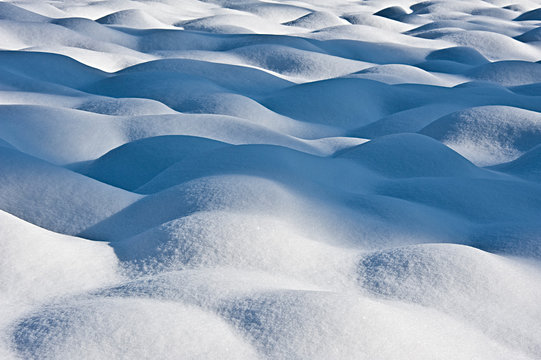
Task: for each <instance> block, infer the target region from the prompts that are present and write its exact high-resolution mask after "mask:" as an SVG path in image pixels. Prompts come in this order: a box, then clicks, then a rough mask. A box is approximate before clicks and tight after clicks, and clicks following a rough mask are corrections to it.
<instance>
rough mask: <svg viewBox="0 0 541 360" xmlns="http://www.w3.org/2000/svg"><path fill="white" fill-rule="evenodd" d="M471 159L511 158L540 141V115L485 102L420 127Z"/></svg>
mask: <svg viewBox="0 0 541 360" xmlns="http://www.w3.org/2000/svg"><path fill="white" fill-rule="evenodd" d="M421 133H422V134H425V135H428V136H431V137H433V138H435V139H437V140H439V141H442V142H443V143H445V144H446V145H447V146H449V147H451V148H452V149H454V150H455V151H457V152H458V153H460V154H462V155H463V156H465V157H466V158H468V159H470V160H471V161H473V162H474V163H476V164H478V165H481V166H487V165H495V164H498V163H502V162H507V161H510V160H514V159H516V158H517V157H519V156H520V155H521V154H522V153H524V152H526V151H528V150H529V149H531V148H532V147H534V146H536V145H537V144H539V143H540V142H541V117H540V116H539V114H538V113H536V112H532V111H527V110H523V109H519V108H511V107H503V106H486V107H478V108H471V109H466V110H462V111H458V112H455V113H452V114H450V115H447V116H444V117H442V118H440V119H438V120H436V121H434V122H433V123H431V124H430V125H428V126H427V127H425V128H424V129H423V130H421Z"/></svg>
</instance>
